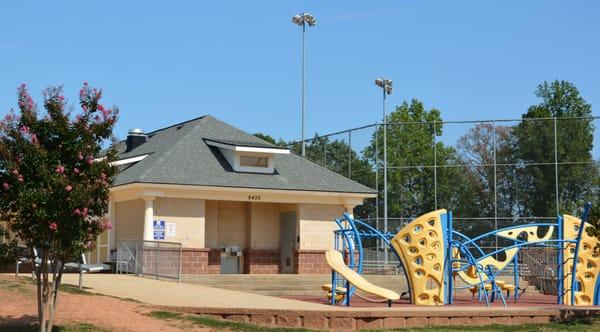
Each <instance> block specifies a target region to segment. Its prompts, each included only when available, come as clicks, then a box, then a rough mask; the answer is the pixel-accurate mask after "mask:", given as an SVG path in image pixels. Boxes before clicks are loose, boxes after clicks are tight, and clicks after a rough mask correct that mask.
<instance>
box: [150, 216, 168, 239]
mask: <svg viewBox="0 0 600 332" xmlns="http://www.w3.org/2000/svg"><path fill="white" fill-rule="evenodd" d="M152 228H153V233H154V239H155V240H164V239H165V221H164V220H154V222H153V227H152Z"/></svg>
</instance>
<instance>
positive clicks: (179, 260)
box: [177, 244, 183, 282]
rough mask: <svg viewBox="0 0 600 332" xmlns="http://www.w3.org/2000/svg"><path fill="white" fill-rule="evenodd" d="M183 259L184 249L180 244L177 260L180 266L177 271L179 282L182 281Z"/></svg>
mask: <svg viewBox="0 0 600 332" xmlns="http://www.w3.org/2000/svg"><path fill="white" fill-rule="evenodd" d="M182 260H183V249H182V246H181V244H180V245H179V259H178V260H177V261H178V263H179V266H178V270H177V271H178V272H177V279H178V280H179V282H181V261H182Z"/></svg>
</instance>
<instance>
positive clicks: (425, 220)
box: [391, 209, 446, 305]
mask: <svg viewBox="0 0 600 332" xmlns="http://www.w3.org/2000/svg"><path fill="white" fill-rule="evenodd" d="M443 214H446V210H445V209H441V210H437V211H433V212H430V213H427V214H424V215H422V216H420V217H418V218H417V219H415V220H413V221H412V222H411V223H410V224H408V225H406V226H405V227H403V228H402V229H401V230H400V232H398V234H396V236H394V238H393V239H392V241H391V243H392V246H393V247H394V249H396V252H397V253H399V255H400V259H401V260H402V264H404V268H405V269H406V274H407V275H408V279H409V281H410V286H411V290H410V296H411V300H412V303H414V304H421V305H442V304H444V283H443V276H444V234H443V225H442V222H443V220H442V218H441V216H442V215H443Z"/></svg>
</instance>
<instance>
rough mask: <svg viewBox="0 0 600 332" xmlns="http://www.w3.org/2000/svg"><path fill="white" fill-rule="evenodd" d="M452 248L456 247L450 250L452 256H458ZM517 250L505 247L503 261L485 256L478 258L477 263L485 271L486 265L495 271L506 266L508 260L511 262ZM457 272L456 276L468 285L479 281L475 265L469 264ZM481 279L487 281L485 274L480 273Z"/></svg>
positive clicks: (477, 283)
mask: <svg viewBox="0 0 600 332" xmlns="http://www.w3.org/2000/svg"><path fill="white" fill-rule="evenodd" d="M454 249H456V248H453V250H452V252H453V256H454V258H460V253H459V251H458V250H454ZM517 252H519V248H511V249H507V250H506V251H505V253H506V258H505V259H504V260H503V261H499V260H497V259H495V258H494V257H492V256H488V257H486V258H483V259H480V260H478V261H477V264H479V265H480V266H481V267H482V269H483V270H482V271H486V269H487V267H488V265H489V266H492V267H494V269H495V270H497V271H501V270H503V269H504V268H505V267H506V265H508V264H509V263H510V262H512V260H513V258H515V255H516V254H517ZM455 264H456V263H455ZM455 268H456V266H455ZM457 274H458V277H459V278H461V279H462V280H463V281H464V282H465V283H467V284H468V285H479V283H480V280H479V275H478V272H477V270H476V269H475V267H474V266H472V265H471V266H470V268H469V269H468V270H466V271H460V272H458V273H457ZM481 279H482V280H483V282H487V281H488V276H487V274H486V273H481ZM496 282H498V280H496Z"/></svg>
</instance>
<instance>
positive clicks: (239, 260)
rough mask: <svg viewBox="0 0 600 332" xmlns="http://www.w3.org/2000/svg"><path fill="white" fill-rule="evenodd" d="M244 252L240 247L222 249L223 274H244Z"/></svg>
mask: <svg viewBox="0 0 600 332" xmlns="http://www.w3.org/2000/svg"><path fill="white" fill-rule="evenodd" d="M243 259H244V252H243V251H242V248H241V247H240V246H222V247H221V274H240V273H243Z"/></svg>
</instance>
